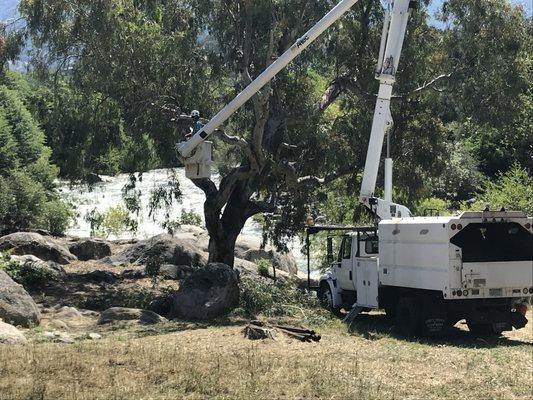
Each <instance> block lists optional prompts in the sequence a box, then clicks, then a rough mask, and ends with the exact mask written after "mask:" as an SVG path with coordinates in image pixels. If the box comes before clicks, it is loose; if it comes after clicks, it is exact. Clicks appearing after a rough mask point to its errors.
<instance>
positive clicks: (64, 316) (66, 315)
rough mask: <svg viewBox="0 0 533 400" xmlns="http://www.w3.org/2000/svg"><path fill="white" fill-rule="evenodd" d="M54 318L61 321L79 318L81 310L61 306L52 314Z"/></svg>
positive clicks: (80, 317) (81, 316)
mask: <svg viewBox="0 0 533 400" xmlns="http://www.w3.org/2000/svg"><path fill="white" fill-rule="evenodd" d="M54 317H55V318H57V319H60V320H62V321H71V320H79V319H82V318H83V315H82V314H81V312H79V311H78V310H77V309H76V308H74V307H68V306H65V307H61V308H60V309H59V310H58V311H57V312H56V313H55V315H54Z"/></svg>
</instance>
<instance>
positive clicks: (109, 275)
mask: <svg viewBox="0 0 533 400" xmlns="http://www.w3.org/2000/svg"><path fill="white" fill-rule="evenodd" d="M81 276H82V277H83V278H84V279H85V280H87V281H89V282H94V283H115V282H116V281H118V280H119V279H120V276H119V275H118V274H116V273H114V272H111V271H101V270H96V271H92V272H89V273H87V274H84V275H81Z"/></svg>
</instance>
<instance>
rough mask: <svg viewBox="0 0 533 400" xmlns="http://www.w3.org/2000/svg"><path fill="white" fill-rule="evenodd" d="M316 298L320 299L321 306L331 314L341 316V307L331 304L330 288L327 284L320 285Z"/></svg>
mask: <svg viewBox="0 0 533 400" xmlns="http://www.w3.org/2000/svg"><path fill="white" fill-rule="evenodd" d="M318 300H319V301H320V304H321V305H322V307H324V308H325V309H326V310H328V311H329V312H331V313H332V314H333V315H335V316H337V317H341V316H342V313H341V309H340V308H339V307H334V306H333V294H332V293H331V288H330V287H329V285H328V284H323V285H321V286H320V290H319V291H318Z"/></svg>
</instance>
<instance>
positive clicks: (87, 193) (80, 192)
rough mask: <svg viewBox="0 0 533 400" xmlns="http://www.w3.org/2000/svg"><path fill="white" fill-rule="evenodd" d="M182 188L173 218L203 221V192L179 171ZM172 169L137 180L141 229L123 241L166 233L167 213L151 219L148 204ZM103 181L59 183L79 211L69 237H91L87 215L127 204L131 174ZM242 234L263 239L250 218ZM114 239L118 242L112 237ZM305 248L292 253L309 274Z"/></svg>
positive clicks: (297, 244) (298, 246) (297, 246)
mask: <svg viewBox="0 0 533 400" xmlns="http://www.w3.org/2000/svg"><path fill="white" fill-rule="evenodd" d="M175 172H176V173H177V176H178V179H179V182H180V189H181V191H182V193H183V197H182V199H181V201H180V202H174V204H173V205H172V207H171V214H170V219H171V220H175V219H177V218H179V217H180V216H181V214H182V212H183V211H186V212H190V211H193V212H195V213H196V214H198V215H200V216H201V217H202V220H203V204H204V199H205V196H204V193H203V192H202V191H201V190H200V189H198V188H197V187H196V186H194V184H193V183H192V182H191V181H190V180H189V179H187V178H186V177H185V170H184V169H182V168H179V169H176V170H175ZM170 173H171V170H168V169H159V170H153V171H149V172H145V173H143V174H142V180H138V181H137V186H136V189H138V190H140V192H141V198H140V206H141V210H140V213H139V215H138V216H137V217H136V218H137V220H138V222H139V228H138V230H137V232H136V233H131V232H127V233H124V234H123V235H121V236H120V239H126V238H137V239H147V238H150V237H153V236H155V235H158V234H161V233H165V230H164V228H163V227H162V223H163V222H164V221H165V211H164V210H159V211H156V213H155V214H154V215H152V216H149V201H150V194H151V192H152V190H154V189H158V188H162V187H163V188H164V187H168V185H169V183H168V182H169V174H170ZM101 178H102V180H103V182H101V183H97V184H95V185H93V186H91V187H89V186H88V185H71V184H70V183H69V182H66V181H62V182H60V186H59V190H60V192H61V195H62V196H63V197H64V198H65V199H66V200H67V201H69V202H70V203H72V204H73V205H74V206H75V208H76V212H77V217H76V222H75V224H74V225H73V226H72V227H71V228H70V229H69V230H68V231H67V234H68V235H72V236H79V237H89V236H90V235H91V227H90V223H89V222H88V221H87V220H86V216H87V214H89V213H90V212H91V211H93V210H96V211H98V212H100V213H103V212H105V211H107V210H108V209H109V208H111V207H117V206H120V205H124V203H123V200H122V188H123V187H124V186H125V185H126V184H127V183H128V182H129V179H130V176H129V175H128V174H122V175H117V176H115V177H109V176H101ZM213 180H214V182H215V183H216V184H218V181H219V177H218V176H217V175H214V177H213ZM242 234H244V235H250V236H255V237H258V238H261V237H262V227H261V225H260V224H259V223H258V222H256V221H254V220H252V219H249V220H248V222H247V223H246V225H245V227H244V229H243V231H242ZM111 239H117V238H114V237H111ZM301 248H302V245H301V243H300V240H299V239H298V238H296V239H295V240H293V242H292V245H291V252H292V254H293V255H294V257H295V258H296V260H297V262H298V266H299V268H300V270H301V271H302V272H304V271H306V268H307V266H306V259H305V257H304V256H303V254H302V252H301Z"/></svg>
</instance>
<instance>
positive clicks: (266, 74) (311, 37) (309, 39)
mask: <svg viewBox="0 0 533 400" xmlns="http://www.w3.org/2000/svg"><path fill="white" fill-rule="evenodd" d="M357 1H358V0H342V1H341V2H340V3H339V4H337V5H336V6H335V7H334V8H333V9H332V10H331V11H330V12H329V13H328V14H326V16H324V18H322V19H321V20H320V21H319V22H318V23H317V24H316V25H315V26H313V27H312V28H311V29H310V30H309V31H307V33H305V34H304V35H303V36H302V37H301V38H300V39H298V40H297V41H296V43H294V44H293V45H292V46H291V47H290V48H289V49H288V50H287V51H286V52H285V53H283V55H281V56H280V57H279V58H278V59H277V60H276V61H275V62H274V63H272V64H271V65H270V66H269V67H268V68H267V69H266V70H265V71H263V73H261V75H259V76H258V77H257V78H256V79H255V80H254V81H253V82H252V83H250V84H249V85H248V86H247V87H246V89H244V90H243V91H242V92H241V93H240V94H239V95H238V96H237V97H235V99H233V101H232V102H231V103H229V104H228V105H227V106H226V107H224V108H223V109H222V110H220V111H219V112H218V114H217V115H215V116H214V117H213V119H211V120H210V121H209V123H208V124H207V125H205V126H204V127H203V128H202V129H201V130H200V131H198V132H197V133H196V134H195V135H194V136H193V137H192V138H190V139H189V140H188V141H186V142H182V143H180V145H179V146H178V151H179V153H180V154H181V156H182V157H183V158H185V159H186V158H187V157H189V156H191V154H192V153H193V152H194V150H195V149H197V148H198V147H199V146H200V145H201V144H202V143H203V142H204V141H205V140H206V139H207V138H208V137H209V135H211V134H212V133H213V132H214V131H216V130H217V129H218V128H219V127H220V126H221V125H222V124H223V123H224V122H226V121H227V120H228V118H229V117H231V116H232V115H233V114H234V113H235V112H236V111H237V110H238V109H239V108H241V107H242V106H243V105H244V104H245V103H246V102H247V101H248V100H250V99H251V98H252V97H253V96H254V95H255V94H256V93H257V92H259V91H260V90H261V89H262V88H263V87H264V86H265V85H266V84H267V83H268V82H270V81H271V80H272V79H273V78H274V77H275V76H276V75H277V74H278V73H279V72H280V71H281V70H283V69H284V68H285V67H286V66H287V65H288V64H289V63H290V62H291V61H292V60H294V59H295V58H296V57H298V55H300V54H301V53H302V52H303V51H304V50H305V49H306V48H307V47H309V45H310V44H311V43H313V42H314V41H315V40H316V39H317V38H318V37H319V36H320V35H322V33H324V31H325V30H327V29H328V28H329V27H330V26H331V25H333V24H334V23H335V22H336V21H337V20H338V19H339V18H341V17H342V16H343V15H344V14H345V13H346V12H347V11H348V10H349V9H350V8H352V6H353V5H354V4H355V3H357Z"/></svg>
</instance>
